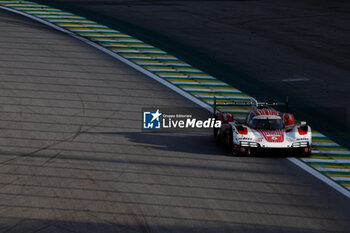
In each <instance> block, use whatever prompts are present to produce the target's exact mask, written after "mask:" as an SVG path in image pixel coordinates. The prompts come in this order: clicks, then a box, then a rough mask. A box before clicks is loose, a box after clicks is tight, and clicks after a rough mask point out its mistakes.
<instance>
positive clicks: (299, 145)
mask: <svg viewBox="0 0 350 233" xmlns="http://www.w3.org/2000/svg"><path fill="white" fill-rule="evenodd" d="M308 145H309V143H308V142H294V143H293V144H292V147H307V146H308Z"/></svg>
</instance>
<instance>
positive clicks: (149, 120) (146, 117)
mask: <svg viewBox="0 0 350 233" xmlns="http://www.w3.org/2000/svg"><path fill="white" fill-rule="evenodd" d="M161 115H162V114H161V113H160V112H159V109H157V111H156V112H143V128H144V129H160V126H161V124H160V118H161V117H160V116H161Z"/></svg>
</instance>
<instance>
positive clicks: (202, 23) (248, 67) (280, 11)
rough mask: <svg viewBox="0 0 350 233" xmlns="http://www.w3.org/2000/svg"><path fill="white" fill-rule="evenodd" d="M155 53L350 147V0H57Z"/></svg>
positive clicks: (59, 4) (55, 3)
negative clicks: (285, 104)
mask: <svg viewBox="0 0 350 233" xmlns="http://www.w3.org/2000/svg"><path fill="white" fill-rule="evenodd" d="M40 2H42V3H43V4H54V5H55V6H56V7H58V8H63V9H67V10H68V11H70V12H75V13H77V14H78V15H84V16H86V17H87V18H89V19H93V20H96V21H97V22H99V23H102V24H104V25H108V26H110V27H112V28H113V27H114V28H117V29H119V30H121V31H123V32H125V33H128V34H131V35H134V36H135V37H137V38H139V39H141V40H143V41H145V42H148V43H150V44H152V45H154V46H157V47H159V48H161V49H163V50H165V51H167V52H169V53H170V54H173V55H175V56H177V57H179V58H181V59H182V60H184V61H187V62H188V63H190V64H192V65H194V66H195V67H197V68H199V69H201V70H203V71H205V72H207V73H209V74H211V75H213V76H215V77H217V78H218V79H220V80H222V81H225V82H227V83H229V84H231V85H232V86H233V87H236V88H238V89H240V90H242V91H244V92H245V93H247V94H249V95H251V96H254V97H256V98H258V99H261V100H265V99H268V100H270V101H273V100H283V99H284V98H285V96H286V95H287V96H289V98H290V102H291V104H290V105H291V110H292V112H293V113H295V114H296V115H297V119H300V120H306V121H308V122H309V123H310V124H311V126H312V127H313V128H314V129H317V130H319V131H321V132H322V133H324V134H326V135H327V136H329V137H331V138H332V139H333V140H335V141H336V142H338V143H340V144H341V145H343V146H346V147H350V137H349V134H350V95H349V89H350V82H349V78H348V77H349V76H350V70H349V67H350V56H349V54H350V53H349V51H350V50H349V38H350V33H349V30H348V28H349V25H350V17H349V15H350V12H349V9H350V2H349V1H347V0H334V1H329V0H317V1H315V0H295V1H288V0H261V1H239V0H236V1H235V0H233V1H225V0H224V1H216V0H215V1H213V0H206V1H200V0H192V1H190V0H189V1H181V0H175V1H165V0H163V1H157V0H128V1H125V0H107V1H103V0H102V1H100V0H99V1H95V0H52V1H46V0H43V1H40Z"/></svg>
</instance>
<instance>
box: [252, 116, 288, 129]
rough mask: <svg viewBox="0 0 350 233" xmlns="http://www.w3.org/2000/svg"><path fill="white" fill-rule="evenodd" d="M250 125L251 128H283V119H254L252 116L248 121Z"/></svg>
mask: <svg viewBox="0 0 350 233" xmlns="http://www.w3.org/2000/svg"><path fill="white" fill-rule="evenodd" d="M249 125H250V127H251V128H253V129H283V128H284V125H283V121H282V119H269V118H265V119H256V118H253V119H252V120H251V121H250V124H249Z"/></svg>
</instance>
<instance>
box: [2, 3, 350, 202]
mask: <svg viewBox="0 0 350 233" xmlns="http://www.w3.org/2000/svg"><path fill="white" fill-rule="evenodd" d="M0 9H4V10H7V11H11V12H14V13H17V14H20V15H23V16H26V17H28V18H31V19H33V20H36V21H38V22H40V23H43V24H45V25H47V26H49V27H52V28H54V29H56V30H58V31H61V32H64V33H66V34H68V35H70V36H72V37H74V38H77V39H79V40H81V41H83V42H85V43H87V44H89V45H91V46H92V47H95V48H97V49H98V50H100V51H102V52H104V53H106V54H108V55H110V56H112V57H114V58H116V59H118V60H119V61H121V62H123V63H125V64H127V65H129V66H131V67H132V68H134V69H136V70H138V71H140V72H141V73H143V74H145V75H147V76H148V77H150V78H152V79H154V80H156V81H157V82H159V83H161V84H163V85H164V86H166V87H168V88H170V89H171V90H173V91H175V92H177V93H178V94H180V95H182V96H183V97H185V98H187V99H189V100H190V101H192V102H193V103H196V104H198V105H199V106H201V107H203V108H205V109H207V110H208V111H211V112H212V111H213V108H212V107H211V106H210V105H209V104H207V103H205V102H203V101H201V100H199V99H197V98H196V97H194V96H193V95H191V94H189V93H187V92H185V91H184V90H182V89H180V88H178V87H177V86H174V85H173V84H171V83H169V82H168V81H166V80H164V79H162V78H160V77H159V76H157V75H155V74H153V73H151V72H150V71H148V70H146V69H144V68H143V67H141V66H139V65H137V64H136V63H133V62H131V61H129V60H127V59H126V58H124V57H122V56H120V55H118V54H116V53H113V52H112V51H110V50H108V49H106V48H105V47H103V46H101V45H98V44H96V43H94V42H92V41H90V40H88V39H85V38H83V37H81V36H78V35H77V34H75V33H73V32H71V31H69V30H66V29H64V28H61V27H58V26H56V25H55V24H52V23H50V22H48V21H45V20H42V19H40V18H38V17H35V16H33V15H30V14H27V13H25V12H21V11H19V10H15V9H11V8H7V7H4V6H0ZM287 159H288V160H289V161H290V162H292V163H294V164H295V165H297V166H298V167H300V168H302V169H304V170H305V171H307V172H308V173H310V174H311V175H313V176H315V177H316V178H318V179H320V180H321V181H323V182H324V183H326V184H328V185H329V186H331V187H332V188H334V189H335V190H337V191H338V192H340V193H341V194H343V195H344V196H346V197H348V198H350V190H347V189H345V188H344V187H343V186H341V185H340V184H338V183H336V182H334V181H332V180H331V179H330V178H328V177H327V176H325V175H323V174H322V173H320V172H318V171H316V170H315V169H313V168H312V167H310V166H308V165H307V164H305V163H304V162H302V161H301V160H299V159H297V158H287Z"/></svg>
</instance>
